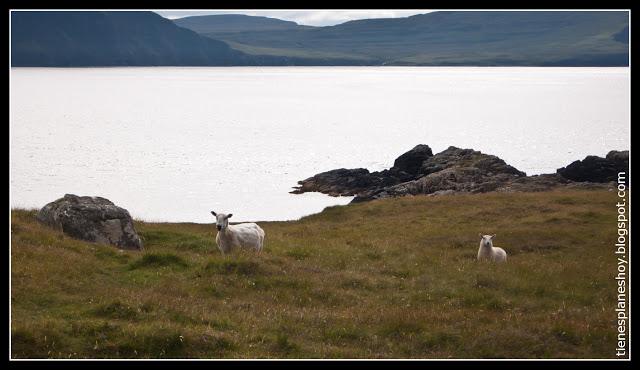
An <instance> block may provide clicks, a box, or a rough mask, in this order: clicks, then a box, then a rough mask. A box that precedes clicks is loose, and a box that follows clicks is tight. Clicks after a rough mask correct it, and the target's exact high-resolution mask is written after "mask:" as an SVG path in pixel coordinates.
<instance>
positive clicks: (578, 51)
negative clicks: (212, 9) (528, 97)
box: [202, 11, 629, 66]
mask: <svg viewBox="0 0 640 370" xmlns="http://www.w3.org/2000/svg"><path fill="white" fill-rule="evenodd" d="M208 22H209V24H208V27H209V28H208V29H209V30H212V29H215V27H214V26H213V24H212V23H213V22H215V18H210V19H209V20H208ZM628 27H629V21H628V12H624V11H616V12H613V11H588V12H586V11H585V12H583V11H508V12H502V11H477V12H476V11H468V12H465V11H443V12H432V13H427V14H421V15H415V16H411V17H407V18H390V19H364V20H358V21H351V22H346V23H343V24H340V25H336V26H330V27H315V28H308V29H300V28H293V29H285V30H261V31H250V30H247V31H246V32H237V31H234V32H229V31H228V30H224V28H223V27H220V28H219V31H203V32H202V34H203V35H205V36H207V37H211V38H215V39H220V40H223V41H226V42H227V43H229V45H231V46H232V47H233V48H235V49H237V50H241V51H243V52H245V53H249V54H261V55H273V56H276V55H277V56H295V57H300V58H304V57H305V56H308V57H313V58H318V57H321V56H323V55H324V56H327V57H336V56H339V57H341V58H346V59H352V60H361V61H366V63H369V64H374V65H376V64H382V65H498V66H500V65H502V66H511V65H513V66H518V65H540V66H545V65H556V66H564V65H567V66H570V65H575V66H590V65H593V66H598V65H602V66H626V65H628V57H629V54H628V42H629V40H628V31H629V28H628Z"/></svg>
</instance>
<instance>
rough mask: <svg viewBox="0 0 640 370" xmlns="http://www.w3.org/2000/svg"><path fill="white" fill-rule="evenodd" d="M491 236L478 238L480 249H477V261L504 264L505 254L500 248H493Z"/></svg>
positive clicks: (492, 236)
mask: <svg viewBox="0 0 640 370" xmlns="http://www.w3.org/2000/svg"><path fill="white" fill-rule="evenodd" d="M495 236H496V234H493V235H482V234H480V237H481V238H482V240H480V249H478V261H493V262H506V261H507V252H505V251H504V249H502V248H498V247H494V246H493V238H494V237H495Z"/></svg>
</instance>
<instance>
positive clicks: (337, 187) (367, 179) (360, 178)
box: [291, 145, 433, 196]
mask: <svg viewBox="0 0 640 370" xmlns="http://www.w3.org/2000/svg"><path fill="white" fill-rule="evenodd" d="M432 156H433V153H432V152H431V148H429V146H427V145H417V146H416V147H414V148H413V149H411V150H409V151H408V152H406V153H404V154H403V155H401V156H400V157H398V158H397V159H396V160H395V162H394V165H393V167H391V168H390V169H388V170H384V171H379V172H369V171H368V170H367V169H364V168H354V169H346V168H340V169H337V170H331V171H327V172H322V173H319V174H317V175H315V176H313V177H310V178H308V179H306V180H302V181H298V185H299V186H297V187H296V188H295V190H293V191H291V193H292V194H302V193H306V192H310V191H317V192H320V193H324V194H328V195H331V196H352V195H356V194H358V193H361V192H364V191H370V190H372V189H381V188H384V187H387V186H392V185H395V184H399V183H401V182H405V181H409V180H413V179H415V178H418V177H420V176H421V174H420V168H421V167H422V163H423V162H424V160H426V159H428V158H430V157H432Z"/></svg>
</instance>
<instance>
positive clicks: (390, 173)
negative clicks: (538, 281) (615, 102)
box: [292, 145, 629, 203]
mask: <svg viewBox="0 0 640 370" xmlns="http://www.w3.org/2000/svg"><path fill="white" fill-rule="evenodd" d="M594 158H595V159H594ZM628 163H629V154H628V151H625V152H617V151H612V152H610V153H609V154H608V155H607V158H600V157H587V159H585V160H584V161H577V162H574V163H572V164H571V165H569V166H567V168H562V169H559V170H558V171H557V173H555V174H544V175H535V176H527V175H526V174H525V173H524V172H522V171H519V170H518V169H516V168H515V167H513V166H510V165H508V164H507V163H505V161H503V160H502V159H500V158H498V157H496V156H494V155H489V154H484V153H481V152H479V151H476V150H472V149H460V148H456V147H453V146H452V147H449V148H447V149H446V150H444V151H442V152H440V153H438V154H435V155H433V153H432V152H431V148H429V146H427V145H418V146H416V147H415V148H413V149H411V150H410V151H408V152H407V153H404V154H403V155H401V156H400V157H398V158H397V159H396V160H395V162H394V165H393V167H391V168H390V169H388V170H384V171H379V172H369V171H368V170H366V169H364V168H358V169H344V168H343V169H339V170H333V171H327V172H323V173H320V174H317V175H315V176H313V177H310V178H308V179H306V180H302V181H299V182H298V184H299V186H298V187H297V188H296V190H294V191H292V193H295V194H300V193H304V192H308V191H317V192H321V193H325V194H329V195H333V196H341V195H345V196H354V195H355V198H354V199H353V201H352V202H356V203H357V202H363V201H368V200H373V199H380V198H388V197H399V196H405V195H418V194H427V195H441V194H454V193H461V192H464V193H484V192H489V191H499V192H511V191H545V190H551V189H553V188H557V187H559V186H566V187H582V188H585V187H586V188H597V187H603V186H605V185H604V183H608V182H609V181H613V180H615V178H616V177H617V173H618V170H619V169H620V168H623V167H624V168H628Z"/></svg>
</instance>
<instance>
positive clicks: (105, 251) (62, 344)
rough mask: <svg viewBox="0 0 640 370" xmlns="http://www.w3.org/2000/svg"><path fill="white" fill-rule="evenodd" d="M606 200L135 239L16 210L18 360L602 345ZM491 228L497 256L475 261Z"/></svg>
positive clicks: (14, 335) (384, 206)
mask: <svg viewBox="0 0 640 370" xmlns="http://www.w3.org/2000/svg"><path fill="white" fill-rule="evenodd" d="M614 203H615V195H614V194H612V193H611V192H607V191H602V190H598V191H588V190H571V191H569V190H562V191H554V192H544V193H517V194H498V193H490V194H479V195H455V196H442V197H406V198H399V199H389V200H380V201H374V202H369V203H362V204H357V205H350V206H345V207H332V208H328V209H326V210H325V211H324V212H322V213H320V214H316V215H312V216H309V217H305V218H303V219H301V220H299V221H295V222H265V223H261V226H262V227H263V228H264V230H265V231H266V233H267V236H268V237H267V243H266V245H265V250H264V252H263V253H262V254H261V255H254V254H251V253H235V254H232V255H231V256H226V257H224V256H222V255H220V253H219V251H218V250H217V248H216V247H215V241H214V238H215V228H214V227H213V226H211V225H198V224H168V223H165V224H154V223H144V222H137V224H136V228H137V230H138V231H139V233H140V234H141V236H142V237H143V238H144V240H145V251H144V252H134V251H120V250H117V249H115V248H114V247H110V246H104V245H97V244H92V243H86V242H82V241H78V240H74V239H71V238H69V237H67V236H65V235H63V234H61V233H59V232H58V231H55V230H52V229H49V228H47V227H45V226H42V225H40V224H38V223H37V222H36V220H35V212H34V211H30V210H13V211H12V213H11V217H12V219H11V355H12V357H14V358H611V357H614V355H615V353H614V351H613V350H614V348H615V331H614V321H613V320H612V314H611V313H612V312H613V311H612V309H613V306H612V304H613V302H614V300H615V285H614V284H615V282H614V280H613V279H612V278H611V277H612V274H613V273H614V267H615V261H614V259H613V257H612V253H611V252H612V251H611V245H610V243H611V240H612V239H611V237H612V235H613V233H615V229H614V227H615V224H614V223H613V222H611V220H612V219H613V217H615V214H614V212H615V208H614V207H612V204H614ZM479 232H482V233H485V234H489V233H496V234H497V236H496V238H495V241H494V242H495V245H496V246H498V247H502V248H504V249H505V250H506V251H507V253H508V254H509V258H508V262H507V263H506V264H503V265H496V264H490V263H477V262H476V261H475V255H476V253H477V248H478V244H479V238H478V236H477V235H478V233H479Z"/></svg>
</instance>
